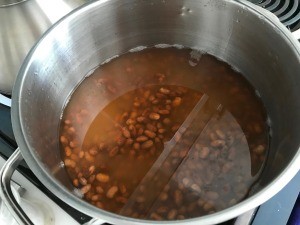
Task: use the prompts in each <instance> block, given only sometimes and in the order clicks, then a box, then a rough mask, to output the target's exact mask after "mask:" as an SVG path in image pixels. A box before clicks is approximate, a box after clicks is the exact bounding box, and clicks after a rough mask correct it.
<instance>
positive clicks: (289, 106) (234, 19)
mask: <svg viewBox="0 0 300 225" xmlns="http://www.w3.org/2000/svg"><path fill="white" fill-rule="evenodd" d="M162 43H166V44H180V45H183V46H187V47H191V48H196V49H200V50H202V51H205V52H208V53H210V54H212V55H214V56H216V57H218V58H220V59H222V60H224V61H226V62H227V63H229V64H230V65H233V66H234V67H235V68H236V69H238V70H239V71H241V72H242V73H243V74H244V75H245V77H246V78H247V79H248V80H249V81H250V83H251V84H252V85H253V86H254V87H255V88H256V89H257V90H258V92H259V93H260V95H261V97H262V100H263V102H264V104H265V107H266V110H267V113H268V116H269V120H270V121H271V127H272V132H271V143H270V145H271V151H270V154H269V157H268V161H267V164H266V169H265V171H264V173H263V176H262V179H261V182H260V183H259V186H258V189H260V188H262V187H264V186H266V185H267V184H269V183H270V182H271V181H272V180H273V179H275V178H276V177H277V176H278V175H279V174H280V173H281V172H282V170H283V169H284V168H285V167H286V166H287V165H288V164H289V163H290V161H291V160H292V158H293V157H294V156H295V155H296V153H297V151H298V147H299V140H300V130H299V124H300V117H299V115H300V98H299V94H298V89H297V87H298V86H299V85H300V78H299V72H300V67H299V55H297V52H295V50H294V48H293V46H291V44H290V43H289V41H288V40H287V38H286V37H285V36H284V35H283V34H281V33H280V31H279V29H278V28H276V27H274V26H273V25H272V24H271V23H270V22H269V21H268V20H266V19H264V18H263V16H261V18H260V17H258V16H256V15H254V12H253V11H252V10H251V9H250V8H249V9H248V8H243V9H241V7H239V5H238V3H236V2H232V1H228V2H225V1H219V0H214V1H211V0H210V1H206V0H204V1H193V0H188V1H184V2H183V1H178V0H176V1H164V0H162V1H153V2H152V1H138V0H136V1H134V0H132V1H103V2H102V3H101V4H100V3H95V4H91V5H88V6H86V7H85V8H83V9H81V10H80V11H77V12H76V13H74V14H72V15H71V16H69V17H67V18H65V20H63V21H62V22H61V23H59V24H58V25H56V26H55V27H54V28H53V29H52V30H51V31H50V32H48V34H47V35H45V36H44V37H43V39H42V40H41V41H40V43H39V44H38V45H37V46H36V47H35V49H34V50H33V52H32V55H31V58H28V59H27V66H26V68H25V73H24V74H20V76H19V78H18V79H19V83H20V82H21V83H22V88H21V90H20V96H21V97H20V99H19V100H20V103H19V104H20V105H19V107H20V109H19V111H20V115H19V116H20V120H21V126H22V129H23V135H24V137H25V140H26V144H27V146H21V148H22V147H23V148H25V149H21V150H22V153H23V155H24V157H25V159H26V161H30V160H27V159H28V155H29V154H31V155H33V156H34V158H35V160H36V161H37V162H38V164H39V166H40V168H41V169H44V170H46V171H47V172H46V173H47V174H48V175H49V176H50V178H51V179H53V180H54V182H56V181H57V180H58V181H59V182H60V185H62V187H63V186H65V187H67V188H71V186H70V183H69V180H68V178H67V177H66V173H65V171H64V168H63V167H62V161H61V156H60V151H59V148H58V138H59V136H58V128H59V122H60V116H61V113H62V109H63V107H64V105H65V103H66V101H67V99H68V97H69V95H70V94H71V93H72V91H73V90H74V87H75V86H77V85H78V84H79V83H80V81H81V80H82V79H83V78H84V76H85V75H86V74H87V73H88V72H89V71H90V70H91V69H93V68H95V67H97V66H98V65H99V64H100V63H101V62H103V61H104V60H105V59H107V58H110V57H112V56H115V55H119V54H121V53H125V52H127V51H128V50H130V49H132V48H134V47H137V46H153V45H156V44H162ZM15 88H18V86H17V87H15ZM192 88H197V87H192ZM245 104H247V102H245ZM29 166H30V162H29Z"/></svg>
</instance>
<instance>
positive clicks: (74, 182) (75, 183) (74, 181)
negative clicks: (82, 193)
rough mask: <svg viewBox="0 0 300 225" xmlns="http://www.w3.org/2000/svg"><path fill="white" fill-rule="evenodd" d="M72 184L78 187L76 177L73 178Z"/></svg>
mask: <svg viewBox="0 0 300 225" xmlns="http://www.w3.org/2000/svg"><path fill="white" fill-rule="evenodd" d="M72 183H73V185H74V186H75V187H78V186H79V180H78V179H77V178H76V179H74V180H73V182H72Z"/></svg>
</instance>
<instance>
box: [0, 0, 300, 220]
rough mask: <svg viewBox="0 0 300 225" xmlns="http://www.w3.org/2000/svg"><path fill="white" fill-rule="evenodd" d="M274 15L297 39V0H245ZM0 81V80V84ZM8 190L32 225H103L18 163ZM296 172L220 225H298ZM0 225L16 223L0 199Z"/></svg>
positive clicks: (0, 139)
mask: <svg viewBox="0 0 300 225" xmlns="http://www.w3.org/2000/svg"><path fill="white" fill-rule="evenodd" d="M249 1H251V2H252V3H254V4H256V5H258V6H260V7H262V8H265V9H267V10H269V11H270V12H272V13H273V14H275V15H276V16H277V17H278V18H279V20H280V21H281V22H282V23H283V24H284V25H285V26H287V27H288V28H289V29H290V30H291V31H292V32H296V33H297V34H298V38H299V37H300V2H299V0H249ZM0 82H1V81H0ZM10 104H11V99H10V96H9V95H2V94H0V168H2V167H3V165H4V164H5V161H6V160H7V159H8V158H9V157H10V156H11V155H12V154H13V153H14V151H15V149H16V148H17V144H16V142H15V138H14V135H13V131H12V127H11V120H10ZM12 180H13V181H12V189H13V193H14V195H15V196H16V198H17V200H18V202H19V204H20V205H21V206H22V208H23V209H24V211H25V212H26V213H27V215H28V216H29V217H30V218H31V220H32V221H33V222H34V223H35V224H49V225H52V224H53V225H60V224H68V225H73V224H74V225H76V224H86V225H88V224H90V225H92V224H93V225H96V224H99V225H100V224H102V225H104V224H107V223H105V222H104V221H102V220H100V219H95V218H91V217H89V216H87V215H85V214H83V213H81V212H79V211H78V210H76V209H74V208H72V207H71V206H69V205H67V204H66V203H65V202H63V201H62V200H60V199H59V198H57V197H56V196H55V195H54V194H53V193H51V191H49V190H48V189H47V188H46V187H45V186H44V185H43V184H42V183H41V182H40V181H39V180H38V179H37V178H36V177H35V175H34V174H33V173H32V172H31V170H30V169H29V167H28V166H27V165H26V163H25V161H22V163H21V164H20V166H19V167H18V169H17V172H15V173H14V176H13V179H12ZM299 193H300V172H298V174H297V175H296V176H295V177H294V178H293V179H292V180H291V181H290V182H289V183H288V185H286V186H285V187H284V188H283V189H282V190H281V191H280V192H279V193H278V194H276V195H275V196H274V197H273V198H271V199H270V200H268V201H267V202H265V203H264V204H262V205H260V206H259V207H258V208H256V209H253V210H251V211H249V212H247V213H244V214H242V215H241V216H239V217H237V218H235V219H232V220H230V221H227V222H224V223H222V224H221V225H233V224H234V225H249V224H252V225H262V224H272V225H285V224H287V225H299V224H300V195H299ZM0 224H7V225H12V224H17V223H16V221H14V219H13V217H12V216H11V215H10V213H9V212H8V210H7V208H6V206H5V204H3V202H1V200H0Z"/></svg>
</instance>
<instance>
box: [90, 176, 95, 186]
mask: <svg viewBox="0 0 300 225" xmlns="http://www.w3.org/2000/svg"><path fill="white" fill-rule="evenodd" d="M95 179H96V175H95V174H93V175H91V176H90V177H89V183H90V184H92V183H93V182H94V181H95Z"/></svg>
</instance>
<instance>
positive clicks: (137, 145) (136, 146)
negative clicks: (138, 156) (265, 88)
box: [133, 142, 140, 150]
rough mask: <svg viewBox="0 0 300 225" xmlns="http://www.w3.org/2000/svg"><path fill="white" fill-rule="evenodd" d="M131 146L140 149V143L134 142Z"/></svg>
mask: <svg viewBox="0 0 300 225" xmlns="http://www.w3.org/2000/svg"><path fill="white" fill-rule="evenodd" d="M133 148H134V149H135V150H140V143H138V142H135V143H134V144H133Z"/></svg>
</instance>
